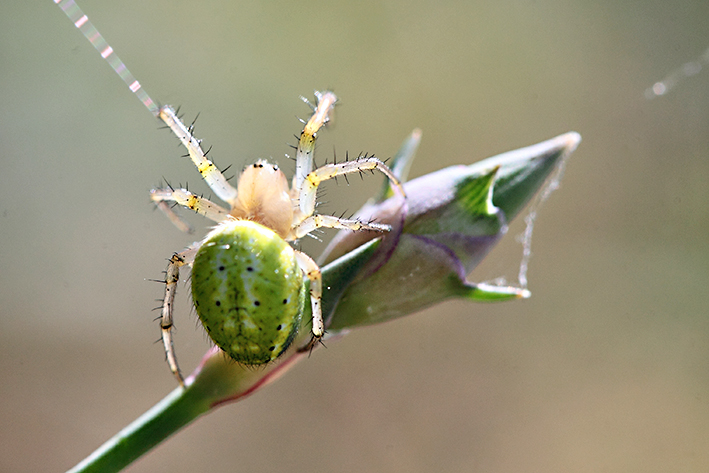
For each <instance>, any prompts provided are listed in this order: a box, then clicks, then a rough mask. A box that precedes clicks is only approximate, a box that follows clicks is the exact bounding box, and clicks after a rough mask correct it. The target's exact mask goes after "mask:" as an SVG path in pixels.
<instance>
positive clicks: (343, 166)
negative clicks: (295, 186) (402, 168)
mask: <svg viewBox="0 0 709 473" xmlns="http://www.w3.org/2000/svg"><path fill="white" fill-rule="evenodd" d="M375 169H376V170H378V171H380V172H381V173H382V174H384V175H385V176H386V177H388V178H389V180H390V181H391V183H392V184H393V186H394V187H396V188H397V189H398V190H399V192H400V193H401V195H405V194H404V188H403V187H402V185H401V183H400V182H399V180H398V179H397V178H396V176H394V173H393V172H392V171H391V169H389V168H388V167H387V165H386V164H384V163H383V162H382V161H380V160H379V159H377V158H375V157H374V156H370V157H367V156H364V157H361V158H359V159H356V160H354V161H345V162H342V163H337V164H326V165H324V166H322V167H319V168H317V169H316V170H315V171H313V172H311V173H310V174H308V175H307V176H306V179H305V181H304V182H303V186H302V187H301V189H300V194H299V197H300V199H299V201H298V209H299V210H300V212H299V214H300V215H299V217H297V218H296V221H295V222H294V223H295V224H296V225H297V224H300V223H301V222H303V221H304V220H305V219H306V218H308V217H309V216H311V215H312V214H313V212H315V197H316V194H317V190H318V186H319V185H320V183H321V182H322V181H326V180H328V179H332V178H334V177H337V176H342V175H345V174H351V173H354V172H362V171H374V170H375Z"/></svg>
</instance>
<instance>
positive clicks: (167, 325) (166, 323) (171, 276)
mask: <svg viewBox="0 0 709 473" xmlns="http://www.w3.org/2000/svg"><path fill="white" fill-rule="evenodd" d="M198 248H199V247H198V246H193V247H190V248H188V249H186V250H184V251H181V252H179V253H175V254H173V255H172V257H171V258H170V261H169V262H168V264H167V270H166V272H165V296H164V298H163V303H162V311H161V317H160V330H161V332H162V343H163V346H164V347H165V357H166V358H167V364H168V365H169V366H170V371H172V374H174V375H175V377H176V378H177V381H178V382H179V383H180V385H181V386H184V385H185V380H184V378H183V377H182V373H181V372H180V367H179V366H178V364H177V357H176V356H175V346H174V344H173V342H172V325H173V324H172V305H173V302H174V301H175V292H176V291H177V282H178V281H179V280H180V267H182V266H184V265H189V264H192V262H193V261H194V257H195V254H196V253H197V249H198Z"/></svg>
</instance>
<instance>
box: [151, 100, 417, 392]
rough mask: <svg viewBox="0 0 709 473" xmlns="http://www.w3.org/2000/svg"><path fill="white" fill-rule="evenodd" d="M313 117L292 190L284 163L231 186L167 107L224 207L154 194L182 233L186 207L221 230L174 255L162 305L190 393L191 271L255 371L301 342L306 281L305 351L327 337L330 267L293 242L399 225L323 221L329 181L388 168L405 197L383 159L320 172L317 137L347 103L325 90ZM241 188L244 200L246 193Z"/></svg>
mask: <svg viewBox="0 0 709 473" xmlns="http://www.w3.org/2000/svg"><path fill="white" fill-rule="evenodd" d="M315 98H316V100H317V102H316V104H315V105H312V104H311V103H310V102H308V101H307V100H306V99H305V98H303V100H304V101H305V102H306V103H307V104H308V105H310V107H311V108H312V109H313V115H312V116H311V117H310V119H309V120H308V121H307V122H305V126H304V127H303V131H302V133H301V135H300V140H299V143H298V146H297V148H296V172H295V175H294V177H293V182H292V186H291V187H290V188H289V186H288V181H287V179H286V177H285V174H284V173H283V172H282V171H281V170H280V169H279V168H278V167H277V166H276V165H274V164H269V163H268V162H266V161H263V160H260V161H257V162H256V163H255V164H253V165H250V166H247V167H246V168H245V169H244V171H243V172H242V174H241V175H240V177H239V179H238V184H237V188H234V187H233V186H232V185H230V184H229V183H228V182H227V179H226V178H225V177H224V175H223V174H222V173H221V172H220V171H219V170H218V169H217V167H216V166H215V165H214V164H213V163H212V162H211V161H210V160H209V159H207V158H206V157H205V153H204V152H203V151H202V148H201V145H200V141H199V140H197V139H196V138H195V137H194V135H193V134H192V131H193V127H192V126H190V127H187V126H185V125H184V123H182V121H181V120H180V118H178V116H177V114H176V112H175V110H174V109H172V108H171V107H169V106H163V107H162V108H161V109H160V112H159V117H160V119H162V120H163V121H164V122H165V123H166V124H167V126H168V127H169V128H170V129H171V130H172V131H173V133H174V134H175V135H177V137H178V138H179V139H180V141H181V142H182V144H183V145H184V146H185V147H186V148H187V150H188V152H189V156H190V158H191V159H192V161H193V162H194V164H195V165H196V166H197V169H198V171H199V172H200V174H201V175H202V177H203V178H204V180H205V181H206V182H207V184H208V185H209V187H210V188H211V189H212V191H213V192H214V193H215V194H216V195H217V196H218V197H219V198H220V199H221V200H223V201H224V202H226V203H227V205H228V208H224V207H222V206H220V205H218V204H215V203H214V202H211V201H210V200H208V199H205V198H204V197H201V196H198V195H195V194H193V193H192V192H190V191H188V190H186V189H173V188H171V187H168V188H162V189H153V190H152V191H150V195H151V200H152V201H153V202H155V203H156V204H157V206H158V207H159V208H161V209H162V210H163V211H164V212H165V213H166V214H167V216H168V217H169V218H170V219H171V220H172V221H173V223H175V224H176V225H177V226H178V227H182V228H183V229H184V223H183V222H181V221H180V219H179V217H178V216H177V215H176V214H174V213H173V212H172V210H171V205H180V206H183V207H186V208H189V209H191V210H193V211H195V212H196V213H198V214H200V215H203V216H205V217H207V218H208V219H210V220H212V221H214V222H216V223H217V225H216V226H215V227H214V228H213V229H212V230H211V231H210V232H209V233H208V234H207V236H206V237H205V238H204V239H203V240H202V241H200V242H197V243H194V244H193V245H192V246H190V247H188V248H187V249H185V250H183V251H180V252H177V253H174V254H173V255H172V257H171V258H170V260H169V263H168V266H167V270H166V276H165V280H164V282H165V294H164V298H163V303H162V307H161V317H160V327H161V332H162V341H163V345H164V348H165V353H166V358H167V362H168V365H169V367H170V370H171V371H172V373H173V374H174V375H175V377H176V378H177V380H178V382H179V383H180V384H181V385H184V378H183V377H182V374H181V372H180V368H179V365H178V363H177V358H176V356H175V349H174V345H173V338H172V326H173V302H174V299H175V291H176V287H177V282H178V280H179V273H180V268H181V267H182V266H186V265H187V266H191V267H192V276H191V280H192V282H191V289H192V300H193V302H194V306H195V309H196V312H197V315H198V316H199V318H200V320H201V322H202V325H203V326H204V328H205V330H206V331H207V333H208V334H209V336H210V338H211V339H212V340H213V341H214V343H215V344H216V345H217V346H218V347H219V348H221V349H222V350H223V351H224V352H225V353H226V354H227V355H228V356H230V357H231V358H233V359H234V360H235V361H237V362H238V363H241V364H244V365H247V366H255V365H263V364H266V363H269V362H271V361H273V360H275V359H277V358H278V357H279V356H280V355H281V354H283V353H284V352H285V350H286V349H287V348H288V347H289V346H290V344H291V343H292V342H293V340H294V338H295V336H296V333H297V331H298V327H299V326H300V321H301V312H302V310H301V309H302V307H303V303H304V300H305V297H306V295H305V291H306V289H305V287H306V286H305V284H304V277H305V278H307V279H308V280H309V282H310V287H309V293H310V304H311V308H312V330H311V332H312V334H311V335H312V336H311V340H310V342H309V343H308V344H307V345H306V347H305V349H312V347H313V346H314V345H315V343H317V342H318V341H320V340H321V338H322V337H323V335H324V333H325V327H324V323H323V317H322V309H321V298H322V277H321V273H320V268H319V267H318V265H317V264H316V263H315V261H314V260H313V259H312V258H311V257H310V256H308V255H307V254H305V253H303V252H301V251H298V250H296V249H294V248H293V247H292V246H291V245H290V244H289V242H294V241H296V240H298V239H299V238H302V237H303V236H305V235H307V234H309V233H310V232H312V231H314V230H316V229H318V228H323V227H325V228H335V229H347V230H353V231H365V230H369V231H376V232H388V231H390V230H391V227H389V226H388V225H383V224H378V223H374V222H363V221H359V220H356V219H345V218H339V217H334V216H329V215H320V214H315V204H316V193H317V189H318V186H319V185H320V183H321V182H323V181H325V180H328V179H332V178H334V177H337V176H341V175H345V174H349V173H355V172H362V171H374V170H378V171H380V172H382V173H383V174H384V175H385V176H386V177H387V178H388V179H389V180H390V181H391V182H392V184H393V185H394V187H395V188H396V189H397V190H398V192H400V193H401V195H404V191H403V188H402V186H401V184H400V182H399V181H398V179H397V178H396V177H395V176H394V174H393V173H392V171H391V170H390V169H389V168H388V167H387V166H386V165H385V164H384V163H383V162H382V161H380V160H379V159H377V158H375V157H373V156H360V157H359V158H358V159H356V160H352V161H345V162H340V163H332V164H326V165H324V166H322V167H319V168H317V169H315V170H313V169H312V167H313V152H314V149H315V140H316V133H317V132H318V130H319V129H320V128H321V127H322V126H323V125H325V124H326V123H327V122H328V121H329V115H330V112H331V110H332V109H333V107H334V106H335V102H336V101H337V97H336V96H335V94H333V93H332V92H327V91H326V92H322V93H321V92H315ZM237 190H238V192H237Z"/></svg>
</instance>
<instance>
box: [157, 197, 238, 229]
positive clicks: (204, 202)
mask: <svg viewBox="0 0 709 473" xmlns="http://www.w3.org/2000/svg"><path fill="white" fill-rule="evenodd" d="M150 200H152V201H153V202H155V203H156V204H158V207H159V208H160V209H161V210H163V211H164V209H163V206H160V203H164V202H175V203H177V204H178V205H181V206H183V207H187V208H188V209H190V210H193V211H195V212H196V213H198V214H199V215H202V216H204V217H207V218H208V219H210V220H211V221H213V222H217V223H218V222H221V221H223V220H224V219H225V218H227V216H228V215H229V211H228V210H227V209H225V208H223V207H221V206H220V205H217V204H215V203H214V202H212V201H210V200H208V199H205V198H204V197H200V196H198V195H195V194H194V193H192V192H190V191H188V190H187V189H170V188H165V189H153V190H151V191H150ZM168 209H169V207H168ZM169 210H170V213H172V214H173V215H175V214H174V212H172V209H169ZM175 216H176V217H177V215H175ZM168 218H170V220H173V218H172V217H171V215H170V214H168ZM177 218H179V217H177ZM173 223H174V220H173ZM178 227H179V225H178Z"/></svg>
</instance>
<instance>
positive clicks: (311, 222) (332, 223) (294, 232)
mask: <svg viewBox="0 0 709 473" xmlns="http://www.w3.org/2000/svg"><path fill="white" fill-rule="evenodd" d="M323 227H324V228H336V229H339V230H352V231H355V232H357V231H362V230H372V231H375V232H388V231H390V230H391V227H390V226H389V225H384V224H381V223H367V222H362V221H360V220H356V219H346V218H340V217H335V216H332V215H319V214H317V215H312V216H310V217H308V218H306V219H305V220H303V221H302V222H300V224H298V225H297V226H296V227H293V228H292V229H291V233H290V235H289V238H292V239H294V240H297V239H299V238H303V237H304V236H305V235H307V234H308V233H310V232H312V231H313V230H316V229H318V228H323Z"/></svg>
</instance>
